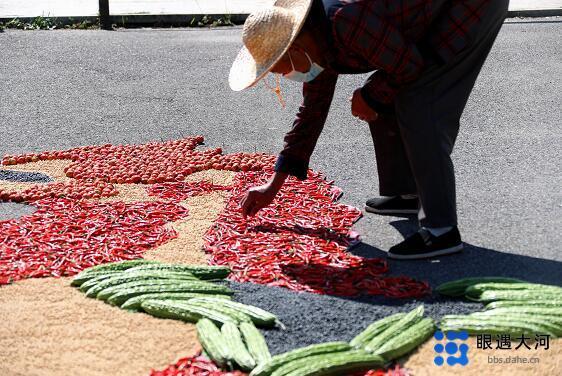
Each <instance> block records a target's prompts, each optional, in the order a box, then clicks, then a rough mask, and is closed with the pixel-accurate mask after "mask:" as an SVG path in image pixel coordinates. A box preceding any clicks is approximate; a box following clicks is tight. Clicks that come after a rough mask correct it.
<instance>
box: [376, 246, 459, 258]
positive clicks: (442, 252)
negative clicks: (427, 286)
mask: <svg viewBox="0 0 562 376" xmlns="http://www.w3.org/2000/svg"><path fill="white" fill-rule="evenodd" d="M463 248H464V247H463V245H462V244H459V245H456V246H454V247H450V248H445V249H440V250H438V251H433V252H429V253H421V254H414V255H397V254H394V253H391V252H388V253H387V255H386V257H388V258H390V259H394V260H419V259H425V258H430V257H436V256H445V255H451V254H453V253H458V252H460V251H462V250H463Z"/></svg>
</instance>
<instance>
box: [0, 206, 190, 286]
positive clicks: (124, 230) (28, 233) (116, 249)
mask: <svg viewBox="0 0 562 376" xmlns="http://www.w3.org/2000/svg"><path fill="white" fill-rule="evenodd" d="M34 206H36V207H37V208H38V210H37V211H36V212H35V213H33V214H31V215H28V216H24V217H21V218H19V219H13V220H8V221H1V222H0V284H7V283H10V282H11V281H14V280H18V279H22V278H29V277H47V276H54V277H60V276H70V275H74V274H76V273H78V272H80V271H81V270H83V269H86V268H89V267H91V266H94V265H98V264H103V263H107V262H114V261H121V260H129V259H136V258H140V257H142V255H143V254H144V252H145V251H146V250H148V249H150V248H153V247H156V246H158V245H160V244H162V243H165V242H166V241H168V240H170V239H172V238H174V237H176V236H177V234H176V232H175V231H173V230H171V229H167V228H166V227H164V225H165V224H166V223H168V222H171V221H176V220H178V219H181V218H183V217H185V216H187V213H188V212H187V209H185V208H184V207H182V206H180V205H177V204H173V203H164V202H141V203H134V204H126V203H123V202H112V203H96V202H93V201H86V200H80V201H77V200H71V199H42V200H39V201H36V202H34Z"/></svg>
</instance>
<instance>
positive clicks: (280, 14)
mask: <svg viewBox="0 0 562 376" xmlns="http://www.w3.org/2000/svg"><path fill="white" fill-rule="evenodd" d="M311 5H312V0H276V1H275V3H274V4H273V6H271V7H268V8H265V9H262V10H260V11H257V12H255V13H252V14H250V15H249V16H248V18H247V19H246V22H244V30H243V32H242V41H243V42H244V46H243V47H242V49H241V50H240V52H239V53H238V56H236V60H234V63H233V64H232V67H231V68H230V75H229V76H228V83H229V84H230V88H231V89H232V90H234V91H240V90H243V89H246V88H247V87H249V86H252V85H253V84H255V83H256V82H258V81H259V80H261V79H262V78H263V77H264V76H265V75H266V74H267V73H268V72H269V71H270V69H271V68H272V67H273V66H274V65H275V64H276V63H277V62H278V61H279V60H280V59H281V57H282V56H283V55H284V54H285V52H287V50H288V49H289V47H290V46H291V44H292V43H293V42H294V41H295V39H296V37H297V35H298V34H299V32H300V30H301V28H302V26H303V24H304V21H305V20H306V17H307V16H308V12H309V11H310V8H311Z"/></svg>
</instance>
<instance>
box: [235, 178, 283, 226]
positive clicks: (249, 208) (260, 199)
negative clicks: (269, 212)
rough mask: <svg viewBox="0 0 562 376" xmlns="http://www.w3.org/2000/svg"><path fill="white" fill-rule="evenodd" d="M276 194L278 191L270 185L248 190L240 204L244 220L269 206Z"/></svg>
mask: <svg viewBox="0 0 562 376" xmlns="http://www.w3.org/2000/svg"><path fill="white" fill-rule="evenodd" d="M277 192H278V189H277V188H276V187H274V186H273V185H272V184H270V183H267V184H264V185H260V186H257V187H252V188H250V189H248V192H246V195H245V196H244V198H243V199H242V202H241V203H240V206H241V207H242V215H243V216H244V218H246V217H247V216H250V217H253V216H254V215H256V213H257V212H258V211H260V210H261V209H263V208H265V207H266V206H268V205H269V204H271V202H272V201H273V199H274V198H275V196H276V195H277Z"/></svg>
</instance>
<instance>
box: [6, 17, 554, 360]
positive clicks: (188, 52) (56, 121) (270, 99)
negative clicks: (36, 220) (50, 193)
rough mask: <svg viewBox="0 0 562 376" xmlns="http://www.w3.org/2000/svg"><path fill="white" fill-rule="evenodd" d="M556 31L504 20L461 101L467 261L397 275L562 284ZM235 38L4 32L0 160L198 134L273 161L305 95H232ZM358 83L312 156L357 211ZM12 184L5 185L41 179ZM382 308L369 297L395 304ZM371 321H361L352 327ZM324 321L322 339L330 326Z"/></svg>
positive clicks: (372, 238)
mask: <svg viewBox="0 0 562 376" xmlns="http://www.w3.org/2000/svg"><path fill="white" fill-rule="evenodd" d="M561 34H562V18H548V19H518V20H513V19H512V20H508V21H507V22H506V24H505V25H504V27H503V29H502V31H501V32H500V35H499V37H498V39H497V41H496V44H495V46H494V48H493V50H492V52H491V54H490V56H489V58H488V61H487V62H486V64H485V66H484V68H483V70H482V73H481V75H480V77H479V79H478V81H477V83H476V87H475V89H474V91H473V93H472V96H471V98H470V101H469V103H468V105H467V108H466V110H465V113H464V115H463V118H462V124H461V131H460V134H459V137H458V140H457V144H456V148H455V151H454V162H455V167H456V177H457V192H458V211H459V227H460V230H461V233H462V235H463V240H464V241H465V242H466V248H465V251H464V252H463V253H462V254H460V255H455V256H449V257H443V258H441V259H436V260H431V261H415V262H412V261H410V262H404V261H402V262H400V261H390V269H391V274H406V275H409V276H412V277H417V278H420V279H424V280H427V281H429V282H430V283H431V284H432V285H433V286H434V285H435V284H436V283H440V282H442V281H446V280H451V279H455V278H460V277H463V276H476V275H506V276H514V277H521V278H525V279H527V280H529V281H534V282H544V283H553V284H559V285H562V263H561V261H562V252H561V250H562V249H561V248H562V247H561V245H560V244H561V243H562V235H561V230H560V229H561V228H562V219H561V218H562V192H561V187H562V172H561V161H562V151H561V145H562V136H561V135H562V127H561V124H562V110H561V109H562V83H561V78H560V77H562V63H561V61H562V39H561V38H560V35H561ZM240 44H241V29H240V28H226V29H214V30H208V29H204V30H199V29H160V30H140V29H139V30H123V31H110V32H108V31H34V32H30V31H28V32H22V31H7V32H4V33H1V34H0V89H1V97H0V120H1V130H2V132H1V136H0V154H5V153H23V152H34V151H43V150H47V149H66V148H70V147H74V146H79V145H90V144H102V143H107V142H110V143H114V144H119V143H145V142H149V141H153V140H160V139H164V140H167V139H175V138H179V137H182V136H187V135H196V134H201V135H204V136H205V138H206V143H207V145H209V146H222V147H223V148H224V150H225V152H227V153H228V152H237V151H250V152H253V151H265V152H269V153H277V152H278V151H279V150H280V149H281V147H282V140H283V135H284V133H285V132H286V131H287V130H288V129H289V128H290V126H291V124H292V121H293V117H294V114H295V112H296V109H297V107H298V105H299V103H300V100H301V93H300V87H299V85H298V84H296V83H292V82H290V81H283V82H282V90H283V96H284V97H285V99H286V101H287V106H286V108H285V109H283V108H281V107H280V105H279V102H278V101H277V99H276V97H275V95H274V94H272V93H271V92H269V91H268V90H267V89H266V88H265V87H264V86H263V85H259V86H258V87H256V88H254V89H251V90H248V91H245V92H241V93H235V92H232V91H231V90H230V89H229V87H228V83H227V77H228V72H229V69H230V65H231V63H232V61H233V59H234V57H235V56H236V53H237V51H238V49H239V47H240ZM365 78H366V76H365V75H354V76H342V77H341V78H340V80H339V83H338V88H337V92H336V95H335V98H334V101H333V104H332V109H331V113H330V115H329V117H328V120H327V123H326V126H325V129H324V133H323V134H322V136H321V138H320V140H319V143H318V146H317V148H316V151H315V154H314V156H313V159H312V161H311V167H312V168H314V169H315V170H320V171H323V172H325V173H326V175H327V176H328V177H329V178H330V179H334V180H335V181H336V184H337V185H339V186H340V187H342V188H343V189H344V192H345V195H344V197H343V198H342V201H343V202H344V203H347V204H351V205H354V206H357V207H360V208H362V207H363V204H364V202H365V200H366V199H368V198H370V197H372V196H375V195H377V193H378V182H377V174H376V165H375V161H374V150H373V146H372V141H371V138H370V134H369V131H368V127H367V125H366V124H365V123H363V122H361V121H359V120H357V119H355V118H353V117H352V116H351V112H350V104H349V102H348V97H349V96H350V95H351V94H352V92H353V90H354V89H356V88H357V87H359V86H361V85H362V82H363V81H364V80H365ZM18 176H19V177H16V178H14V176H11V177H10V178H11V179H26V178H29V179H37V176H31V177H26V176H20V175H18ZM0 178H2V177H0ZM19 212H20V209H19V208H18V205H13V204H10V205H8V204H3V205H0V215H2V218H8V217H10V216H15V215H18V213H19ZM22 212H28V211H27V210H25V209H24V210H23V211H22ZM356 229H357V230H358V231H359V232H360V233H361V234H362V236H363V239H364V244H363V245H361V246H359V247H356V248H355V249H353V250H351V251H352V252H354V253H357V254H359V255H363V256H369V257H379V256H380V257H384V253H385V251H386V250H387V249H388V248H389V247H390V246H391V245H393V244H394V243H396V242H398V241H400V240H401V239H402V237H403V235H407V234H410V233H412V232H413V231H415V229H416V220H415V219H413V218H397V217H381V216H374V215H371V214H369V215H366V216H365V217H364V218H363V219H361V220H360V221H359V222H358V223H357V225H356ZM240 288H241V289H249V290H251V291H254V292H255V294H253V295H252V297H248V298H246V299H248V300H247V301H251V300H252V299H254V301H256V302H262V306H264V308H268V307H270V308H271V309H272V310H274V311H276V312H277V313H278V314H280V315H282V316H283V317H289V316H290V315H288V314H285V313H287V312H290V311H287V312H285V313H284V312H283V309H282V306H285V307H287V306H291V307H293V309H294V310H297V308H296V307H299V306H302V307H303V308H302V310H304V311H303V312H301V314H300V317H301V318H302V317H309V318H310V320H311V321H313V320H315V318H320V319H321V318H322V317H324V314H323V313H322V312H320V311H324V312H326V311H325V310H324V309H322V310H320V311H318V310H317V309H315V308H314V307H313V306H312V305H310V304H309V305H306V304H302V305H299V304H284V305H279V301H280V300H279V299H282V297H281V295H283V294H285V295H287V294H293V295H291V296H292V297H291V298H290V299H297V300H301V301H302V302H305V301H310V302H311V301H312V299H311V298H310V297H307V296H308V294H306V295H300V296H298V294H295V293H290V292H285V291H282V292H281V293H279V292H278V290H279V289H273V290H271V291H272V292H271V295H270V296H267V295H268V294H270V293H269V292H267V290H264V288H262V287H257V286H255V287H254V286H247V287H243V286H242V287H240ZM258 290H259V291H258ZM264 291H265V292H264ZM264 294H265V295H264ZM279 294H281V295H279ZM242 299H244V298H242ZM319 299H320V298H319ZM377 299H378V298H375V299H371V300H369V303H370V304H371V305H372V306H373V307H379V305H380V304H385V305H394V306H396V305H397V304H398V305H399V304H400V303H398V302H396V301H387V300H380V299H379V300H377ZM268 301H269V303H267V302H268ZM342 302H345V304H342ZM353 304H358V305H359V306H353V307H355V308H353V307H352V305H353ZM364 304H365V302H364V301H363V302H353V301H351V300H342V299H338V298H327V299H324V300H323V301H322V303H321V304H320V306H325V307H326V308H325V309H326V310H329V309H330V308H329V307H330V306H332V307H333V309H334V310H335V311H334V312H335V313H334V317H341V316H342V315H341V314H338V313H337V312H340V313H341V312H343V311H342V310H349V312H356V313H357V312H364V309H363V308H364ZM408 304H412V303H411V302H410V303H408ZM426 304H427V305H428V307H429V310H430V312H433V313H436V315H437V313H439V312H441V311H447V312H449V313H452V312H450V310H454V311H457V312H461V311H466V310H470V309H474V308H477V307H474V306H473V305H472V306H471V305H467V304H464V303H460V302H450V301H445V302H444V301H442V300H440V299H436V298H435V297H433V298H429V299H427V300H426ZM316 306H318V305H316ZM276 307H277V308H276ZM338 307H339V308H338ZM361 307H363V308H361ZM285 309H286V308H285ZM376 309H379V308H376ZM404 309H406V307H402V308H399V310H404ZM354 310H355V311H354ZM316 311H318V312H316ZM390 311H391V309H389V310H387V312H390ZM315 312H316V313H315ZM441 313H442V312H441ZM357 315H358V316H362V315H361V314H359V313H358V314H357ZM439 315H440V314H439ZM375 316H376V315H375ZM375 316H372V315H364V316H362V317H360V318H359V319H358V320H359V321H358V323H356V324H353V325H352V327H350V329H349V330H356V329H357V328H359V327H361V325H363V324H362V323H368V322H370V321H372V319H374V317H375ZM349 317H350V320H351V319H353V317H354V316H353V315H352V316H349ZM324 322H326V325H328V327H326V328H325V329H326V331H327V330H329V328H331V327H330V326H329V325H332V324H330V323H328V322H327V321H324ZM349 322H353V320H351V321H349ZM295 323H297V321H295ZM295 325H297V324H295ZM356 326H357V328H356ZM339 327H340V328H341V327H342V326H341V325H340V326H339ZM346 327H347V326H346ZM315 330H316V331H317V332H319V333H320V332H322V330H320V329H318V328H316V329H315ZM330 330H331V329H330ZM288 335H289V333H286V334H283V335H279V336H278V337H276V335H274V334H271V335H268V336H269V337H270V338H269V339H271V340H272V341H273V342H275V343H277V344H279V346H281V347H277V348H276V349H277V351H278V350H280V349H281V348H283V349H284V348H285V347H294V346H296V345H298V344H302V343H303V342H302V341H304V339H302V340H299V339H293V340H290V341H288V340H287V338H288V337H287V336H288ZM350 335H351V334H350V333H347V334H346V333H342V334H341V338H347V337H349V336H350ZM319 336H320V335H319ZM274 337H275V338H276V339H275V338H274ZM330 338H331V337H330ZM318 339H320V338H318ZM299 341H300V342H299ZM283 343H285V344H283ZM277 351H276V352H277Z"/></svg>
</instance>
